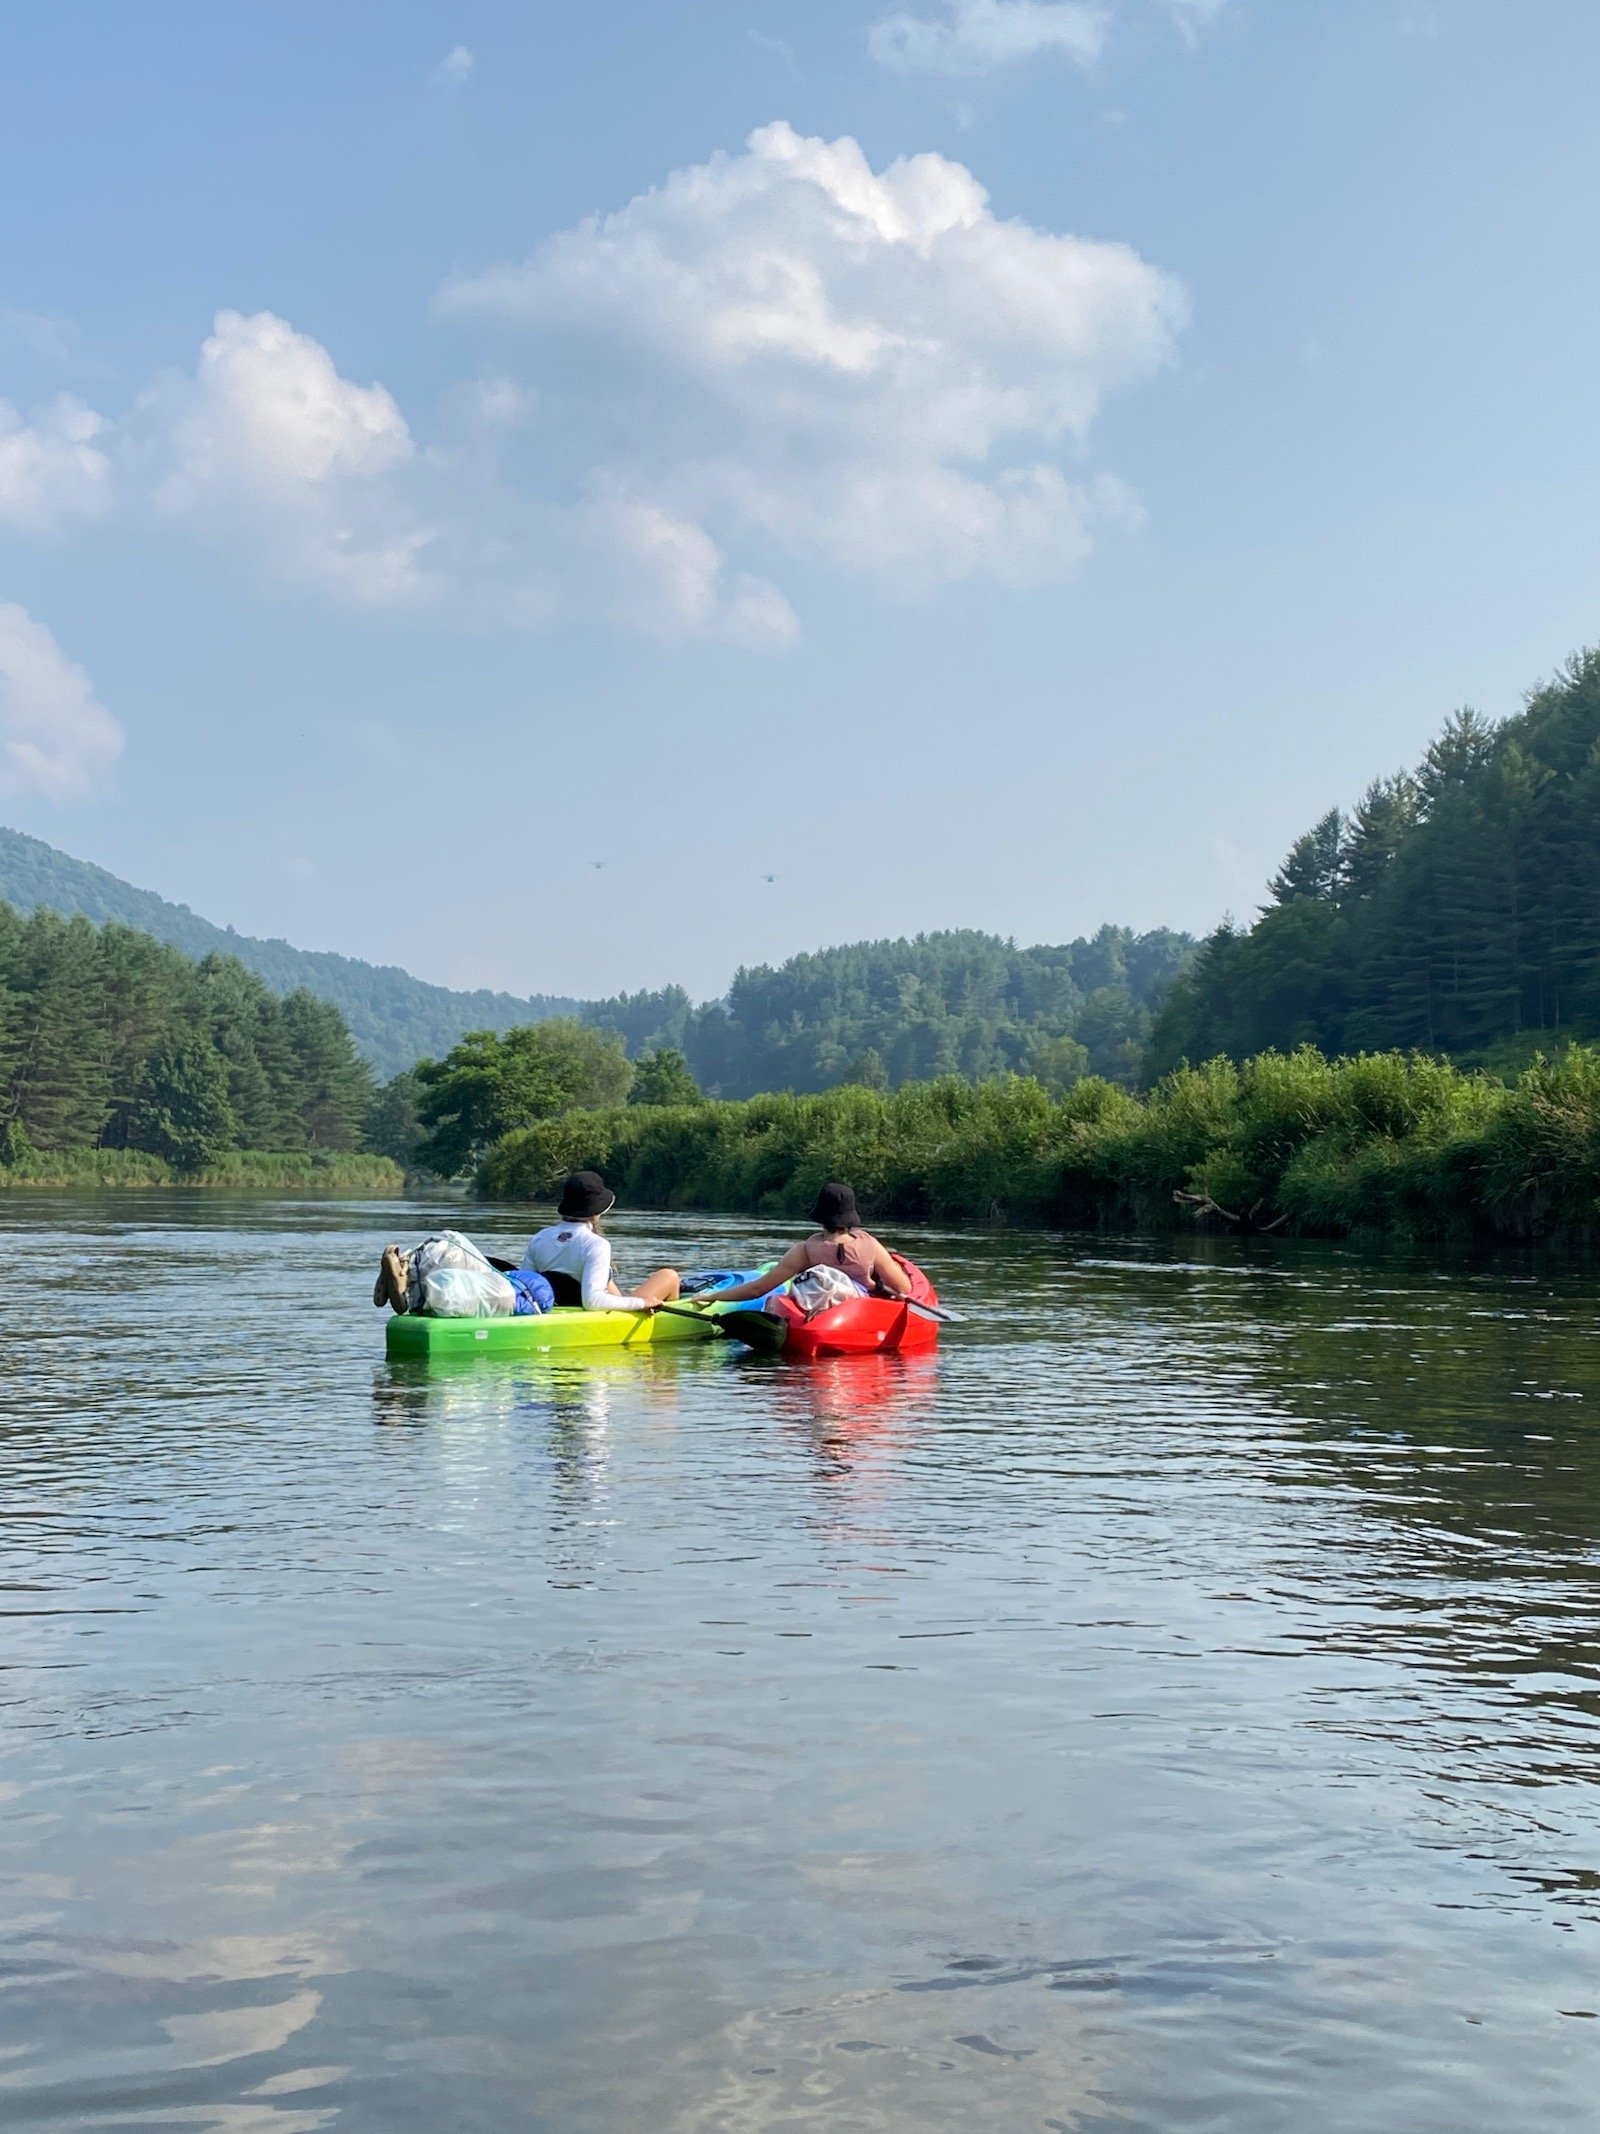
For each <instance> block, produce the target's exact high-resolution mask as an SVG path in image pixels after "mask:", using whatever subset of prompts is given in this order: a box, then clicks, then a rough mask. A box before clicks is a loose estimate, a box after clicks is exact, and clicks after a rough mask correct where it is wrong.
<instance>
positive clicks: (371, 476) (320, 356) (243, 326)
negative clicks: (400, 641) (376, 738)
mask: <svg viewBox="0 0 1600 2134" xmlns="http://www.w3.org/2000/svg"><path fill="white" fill-rule="evenodd" d="M144 413H145V429H146V433H147V435H149V436H150V438H151V439H152V442H151V445H150V450H149V457H150V460H151V464H152V466H153V469H154V502H155V505H156V508H157V509H158V510H159V511H160V512H162V513H163V514H165V515H167V516H168V517H172V518H178V519H181V520H183V521H184V522H186V523H188V524H191V525H196V526H200V527H203V528H207V529H209V530H210V531H212V532H213V533H215V534H217V535H219V536H222V537H224V538H232V539H235V540H238V541H240V542H242V543H243V544H245V545H246V546H248V547H250V548H252V549H253V550H255V551H256V552H257V554H258V555H259V556H260V557H261V559H262V560H263V562H264V563H265V564H266V566H267V567H268V568H269V569H270V570H271V571H273V572H274V574H276V575H279V576H282V577H285V578H290V579H299V580H308V581H310V582H313V583H317V584H320V585H323V586H324V587H326V588H327V589H328V590H331V591H333V592H335V593H337V594H338V595H339V596H340V597H343V598H347V599H350V600H352V601H355V602H357V603H364V604H370V605H375V606H385V605H390V604H392V603H394V602H396V601H399V600H402V599H405V598H408V597H410V596H412V595H414V594H415V593H416V592H417V591H418V589H419V583H420V568H419V557H420V554H421V552H422V550H423V549H424V548H425V547H426V545H427V542H428V538H429V532H428V528H427V527H426V525H425V524H422V523H419V522H418V519H417V516H416V514H415V512H414V510H413V509H412V508H411V506H410V504H409V502H408V500H407V499H405V498H404V497H403V496H402V495H401V494H399V493H398V491H397V489H396V487H395V484H394V480H393V477H395V476H396V475H398V474H400V473H401V472H402V471H403V470H405V469H406V468H407V467H408V465H409V464H410V462H411V461H412V460H413V459H414V458H415V456H416V447H415V445H414V443H413V442H412V438H411V432H410V430H409V428H408V427H407V424H406V420H405V417H404V416H403V415H402V414H401V412H400V410H399V408H398V407H397V406H396V404H395V401H394V399H393V397H392V395H391V394H389V393H388V392H387V391H386V390H385V389H384V387H383V386H381V385H357V384H354V383H352V382H351V381H350V380H349V379H348V378H343V377H341V376H340V374H339V371H338V368H337V366H336V365H335V363H334V361H333V358H332V357H331V356H330V355H329V353H328V351H327V350H326V349H325V348H324V347H323V346H322V344H321V342H319V341H315V340H313V339H312V338H311V336H310V335H309V334H303V333H298V332H296V331H295V329H294V328H293V327H292V326H290V325H289V324H288V323H287V321H285V320H283V319H280V318H278V317H276V316H275V315H274V314H273V313H272V312H270V311H261V312H257V313H255V314H254V315H253V316H251V317H246V316H245V315H244V314H242V313H241V312H237V311H222V312H219V313H218V314H217V317H216V321H215V323H214V326H213V329H212V332H211V333H210V335H209V336H208V337H207V339H206V340H205V342H204V343H203V344H202V346H201V349H200V359H199V363H198V365H197V367H196V370H195V372H194V375H193V377H191V378H187V379H183V380H173V379H169V380H167V381H164V383H163V384H162V385H161V386H160V387H159V388H157V390H156V391H155V392H154V393H152V394H151V395H150V396H149V398H148V400H147V402H146V406H145V410H144Z"/></svg>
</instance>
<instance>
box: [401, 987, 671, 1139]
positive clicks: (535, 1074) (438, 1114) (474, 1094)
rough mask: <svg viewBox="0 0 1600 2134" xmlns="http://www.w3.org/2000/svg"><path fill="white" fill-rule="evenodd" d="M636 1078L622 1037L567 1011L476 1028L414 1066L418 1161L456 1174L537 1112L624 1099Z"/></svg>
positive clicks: (550, 1113)
mask: <svg viewBox="0 0 1600 2134" xmlns="http://www.w3.org/2000/svg"><path fill="white" fill-rule="evenodd" d="M632 1079H633V1069H632V1068H631V1067H630V1066H629V1064H628V1059H627V1055H626V1054H625V1053H624V1051H623V1049H622V1039H621V1038H620V1037H619V1036H617V1035H616V1034H615V1033H613V1032H609V1031H602V1030H591V1029H588V1028H586V1027H585V1026H584V1025H583V1024H582V1023H579V1022H574V1021H572V1020H570V1019H569V1018H557V1019H554V1020H551V1021H549V1022H542V1023H532V1024H530V1025H528V1026H527V1027H526V1028H524V1029H521V1030H510V1031H507V1033H506V1034H505V1036H504V1037H502V1036H500V1035H499V1033H498V1032H496V1031H494V1030H474V1031H472V1032H471V1033H470V1034H469V1035H468V1036H467V1037H466V1038H465V1039H464V1040H463V1041H462V1043H461V1044H459V1045H457V1046H456V1047H455V1049H454V1050H453V1051H452V1052H451V1053H450V1054H449V1056H448V1057H447V1058H446V1059H443V1060H424V1061H423V1062H422V1064H421V1065H420V1066H419V1067H418V1069H417V1082H418V1085H419V1087H420V1089H421V1092H422V1094H421V1098H420V1101H419V1103H418V1107H417V1109H418V1114H419V1117H420V1118H421V1121H422V1124H423V1126H424V1127H425V1128H426V1129H427V1133H426V1136H425V1138H424V1139H423V1140H422V1141H421V1142H419V1143H418V1144H417V1146H416V1151H415V1154H416V1160H417V1161H418V1162H419V1163H420V1164H422V1165H423V1166H424V1167H425V1168H426V1169H427V1170H430V1171H437V1172H438V1174H439V1176H440V1177H441V1178H455V1177H458V1176H459V1175H460V1173H461V1172H463V1171H465V1170H467V1169H468V1168H469V1167H470V1166H471V1165H472V1164H474V1163H476V1162H477V1161H478V1159H479V1158H480V1157H481V1156H482V1154H483V1152H484V1151H485V1150H486V1149H487V1148H489V1147H490V1145H491V1144H492V1143H494V1142H496V1141H498V1140H500V1139H501V1137H502V1136H503V1135H505V1134H509V1133H513V1132H515V1131H516V1129H517V1128H519V1127H524V1126H528V1125H531V1124H532V1122H533V1121H534V1120H536V1119H547V1118H551V1117H553V1116H554V1115H555V1114H556V1113H558V1112H563V1111H571V1110H573V1109H575V1108H577V1107H597V1106H604V1105H607V1104H620V1103H621V1102H622V1100H623V1099H624V1098H625V1097H626V1095H627V1093H628V1086H629V1084H630V1082H631V1081H632Z"/></svg>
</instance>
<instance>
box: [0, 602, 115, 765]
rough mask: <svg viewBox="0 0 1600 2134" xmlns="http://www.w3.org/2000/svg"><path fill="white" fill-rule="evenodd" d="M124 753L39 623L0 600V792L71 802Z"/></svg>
mask: <svg viewBox="0 0 1600 2134" xmlns="http://www.w3.org/2000/svg"><path fill="white" fill-rule="evenodd" d="M121 753H122V728H121V727H120V726H119V725H118V724H117V722H116V720H115V719H114V718H113V717H112V716H111V714H110V712H109V711H107V710H106V708H105V706H104V705H103V704H101V703H100V702H99V701H98V700H97V699H96V697H95V693H94V690H93V688H92V687H91V686H90V682H89V677H88V676H87V675H86V674H85V673H84V671H83V669H82V668H81V667H79V666H77V665H75V664H74V662H73V661H72V660H70V659H68V658H67V656H66V654H65V653H64V652H63V651H62V650H61V647H60V646H59V645H58V644H57V643H56V641H55V639H54V638H53V637H52V636H51V635H50V632H49V631H48V630H47V629H46V628H45V626H44V624H43V623H40V622H35V621H34V619H33V617H32V616H31V615H29V614H28V612H27V610H26V609H25V608H20V607H18V606H17V605H16V604H15V602H13V601H3V600H0V792H8V793H43V794H44V795H45V796H46V797H47V798H48V799H51V800H67V799H71V798H72V797H73V796H74V795H75V794H78V793H82V792H84V791H85V790H87V788H88V787H89V786H91V785H92V784H93V783H94V782H95V781H96V779H97V778H99V777H100V776H101V774H102V773H104V772H105V771H107V770H109V769H110V767H111V765H112V764H113V763H114V762H115V761H116V759H117V757H118V756H119V755H120V754H121Z"/></svg>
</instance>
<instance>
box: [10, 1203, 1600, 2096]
mask: <svg viewBox="0 0 1600 2134" xmlns="http://www.w3.org/2000/svg"><path fill="white" fill-rule="evenodd" d="M453 1219H454V1220H457V1221H464V1226H465V1227H468V1228H471V1229H473V1230H474V1231H475V1232H476V1234H477V1235H479V1236H480V1238H482V1239H483V1240H484V1241H485V1242H489V1241H490V1240H493V1239H496V1238H498V1239H500V1240H503V1241H505V1242H512V1241H513V1240H517V1239H519V1228H518V1225H517V1223H516V1219H515V1217H514V1216H512V1215H508V1214H507V1213H506V1211H494V1212H493V1213H492V1214H491V1213H485V1214H481V1215H480V1214H478V1213H476V1212H474V1213H473V1214H471V1215H468V1216H467V1217H466V1218H464V1219H463V1218H462V1217H461V1216H460V1214H459V1212H458V1213H457V1215H456V1216H455V1217H454V1218H453ZM439 1220H440V1211H439V1210H438V1209H437V1208H434V1209H431V1210H430V1209H428V1208H426V1207H420V1206H417V1207H410V1206H380V1205H375V1204H366V1205H350V1204H338V1205H329V1204H327V1203H320V1204H318V1203H300V1204H289V1203H284V1202H268V1201H262V1200H250V1201H244V1200H232V1199H227V1200H225V1199H223V1198H221V1197H219V1196H214V1195H193V1196H189V1197H184V1196H180V1195H176V1194H170V1195H160V1194H148V1195H135V1194H124V1195H119V1196H115V1197H112V1196H106V1197H103V1198H88V1197H84V1196H76V1197H70V1198H69V1197H65V1196H63V1197H59V1198H56V1197H47V1196H28V1197H24V1196H22V1195H18V1194H7V1195H4V1196H0V1230H3V1232H4V1243H5V1249H6V1255H7V1258H8V1261H9V1263H10V1266H11V1270H12V1272H11V1276H10V1278H9V1280H8V1281H7V1283H6V1284H5V1286H4V1291H3V1293H0V1404H3V1408H4V1420H3V1424H0V1583H3V1587H4V1608H5V1613H6V1621H5V1634H4V1647H3V1659H4V1667H3V1670H0V1700H3V1705H0V1748H3V1761H0V1818H3V1823H0V1836H3V1850H0V1884H3V1886H0V1987H3V1991H0V2125H3V2126H4V2127H5V2128H6V2129H7V2134H33V2130H45V2129H48V2130H56V2129H63V2128H94V2129H103V2130H122V2129H129V2130H131V2129H159V2130H167V2129H185V2130H190V2129H202V2130H203V2129H216V2130H219V2134H311V2130H315V2129H321V2128H329V2129H335V2130H337V2134H408V2130H413V2129H415V2130H417V2134H479V2130H482V2134H508V2130H516V2129H539V2130H550V2134H780V2130H783V2134H790V2130H795V2134H801V2130H816V2134H855V2130H858V2129H859V2130H869V2129H870V2130H886V2134H925V2130H930V2129H932V2130H943V2129H949V2130H952V2134H953V2130H958V2129H959V2130H962V2134H970V2130H978V2134H990V2130H993V2134H1012V2130H1030V2129H1056V2130H1063V2129H1077V2128H1101V2127H1105V2128H1121V2129H1150V2130H1161V2134H1166V2130H1177V2129H1185V2130H1189V2129H1206V2128H1214V2129H1217V2130H1219V2134H1220V2130H1226V2134H1255V2130H1261V2134H1269V2130H1270V2134H1283V2130H1294V2134H1308V2130H1310V2134H1320V2130H1323V2129H1329V2130H1331V2129H1338V2130H1341V2134H1343V2130H1351V2134H1357V2130H1367V2129H1370V2130H1372V2134H1397V2130H1403V2134H1432V2130H1439V2134H1445V2130H1449V2134H1460V2130H1468V2129H1474V2130H1475V2129H1487V2130H1495V2134H1504V2130H1508V2129H1529V2130H1533V2129H1538V2130H1540V2134H1549V2130H1551V2129H1557V2128H1584V2129H1592V2128H1593V2127H1594V2126H1595V2125H1596V2124H1597V2120H1600V2104H1597V2100H1600V2020H1596V2016H1597V2012H1600V1812H1597V1811H1600V1785H1597V1781H1600V1577H1597V1570H1600V1314H1597V1305H1600V1282H1597V1281H1596V1280H1595V1279H1594V1278H1592V1277H1575V1276H1562V1275H1559V1274H1556V1275H1551V1274H1548V1273H1541V1272H1539V1271H1536V1270H1535V1271H1528V1270H1519V1269H1517V1268H1514V1267H1513V1268H1504V1267H1502V1268H1496V1269H1489V1270H1485V1269H1482V1268H1477V1269H1474V1268H1471V1267H1458V1268H1454V1269H1448V1270H1441V1269H1439V1268H1437V1267H1430V1266H1427V1265H1423V1264H1420V1263H1418V1264H1410V1263H1396V1262H1393V1261H1388V1262H1374V1261H1370V1260H1363V1259H1361V1258H1360V1257H1358V1256H1356V1255H1355V1254H1351V1253H1341V1252H1335V1251H1321V1250H1296V1249H1294V1248H1288V1247H1278V1248H1268V1249H1262V1250H1259V1251H1256V1252H1247V1251H1243V1250H1240V1249H1238V1248H1236V1247H1234V1246H1231V1245H1228V1244H1217V1245H1205V1244H1199V1245H1197V1244H1194V1243H1192V1242H1171V1243H1164V1244H1150V1243H1107V1242H1104V1241H1085V1240H1065V1241H1063V1240H1060V1239H1048V1238H1039V1237H1027V1236H1018V1235H1013V1234H1000V1235H986V1234H985V1235H970V1236H959V1235H956V1234H953V1233H939V1232H928V1233H924V1234H922V1235H921V1236H920V1237H915V1238H911V1237H908V1238H907V1239H906V1240H905V1242H906V1243H907V1244H908V1245H909V1247H910V1249H911V1250H912V1251H913V1252H914V1253H915V1254H916V1255H917V1256H918V1257H919V1258H922V1259H923V1260H925V1262H926V1263H927V1265H928V1266H929V1268H930V1270H931V1271H932V1272H933V1273H934V1275H935V1277H936V1279H937V1280H938V1281H939V1282H940V1284H941V1287H942V1289H943V1291H944V1293H945V1295H946V1298H947V1301H949V1302H951V1303H952V1304H955V1305H957V1306H959V1307H960V1308H962V1309H963V1310H965V1311H967V1312H968V1313H970V1314H971V1318H970V1321H969V1323H968V1324H967V1325H965V1326H963V1327H961V1328H960V1329H954V1330H952V1331H951V1332H950V1333H949V1335H948V1336H947V1338H946V1342H945V1346H944V1347H943V1349H942V1351H941V1353H940V1354H939V1355H938V1356H937V1357H936V1358H919V1359H910V1360H907V1362H905V1363H904V1364H902V1363H899V1362H897V1361H896V1359H894V1358H871V1359H866V1360H864V1361H863V1362H861V1363H846V1362H840V1363H837V1364H834V1365H821V1366H814V1367H810V1368H807V1367H804V1366H797V1365H784V1364H781V1363H773V1362H771V1361H768V1360H766V1359H761V1358H752V1357H747V1356H744V1355H743V1354H741V1353H736V1352H730V1351H728V1350H724V1349H723V1348H721V1347H715V1348H708V1349H688V1350H672V1351H668V1352H666V1353H664V1354H663V1355H661V1356H660V1357H656V1358H651V1357H648V1356H644V1357H623V1358H616V1359H612V1360H610V1361H601V1362H589V1363H568V1364H564V1365H562V1364H554V1363H549V1362H546V1363H544V1364H540V1365H506V1364H496V1363H494V1362H492V1361H488V1360H485V1361H483V1362H481V1363H479V1364H478V1365H477V1366H475V1367H474V1368H472V1369H470V1370H468V1371H467V1372H466V1373H465V1374H464V1375H454V1376H445V1377H433V1378H428V1377H426V1376H423V1377H410V1378H407V1377H403V1376H401V1375H399V1374H395V1373H391V1372H390V1370H389V1369H388V1368H387V1367H386V1366H385V1364H384V1361H383V1342H382V1322H381V1319H380V1317H379V1315H378V1314H377V1313H376V1312H374V1311H373V1310H372V1309H371V1306H370V1304H369V1301H368V1298H369V1292H370V1285H371V1279H372V1271H373V1265H372V1263H373V1261H374V1259H375V1257H376V1253H377V1250H378V1248H379V1246H380V1245H381V1244H382V1243H383V1242H384V1241H385V1240H386V1239H387V1238H389V1237H391V1236H401V1237H405V1236H414V1235H417V1234H420V1233H421V1232H422V1231H423V1230H424V1229H426V1228H428V1227H436V1226H437V1224H438V1222H439ZM617 1228H618V1234H619V1237H620V1239H621V1241H622V1250H623V1252H624V1255H625V1260H624V1265H625V1270H626V1269H631V1270H632V1271H634V1272H642V1271H643V1268H644V1266H645V1264H646V1263H653V1262H654V1261H655V1260H656V1259H657V1258H658V1257H663V1258H672V1259H674V1260H676V1261H678V1262H679V1263H680V1264H686V1265H693V1264H696V1263H700V1264H706V1263H708V1262H709V1263H711V1264H717V1263H726V1262H728V1261H730V1260H732V1261H734V1262H738V1261H741V1260H748V1259H750V1258H752V1257H754V1256H755V1255H756V1253H757V1252H758V1251H759V1250H760V1249H761V1248H764V1247H766V1246H769V1245H771V1244H773V1243H775V1242H776V1241H777V1240H778V1238H780V1237H781V1235H782V1232H781V1230H775V1229H774V1227H773V1226H772V1225H770V1224H752V1223H742V1222H740V1223H735V1222H727V1221H717V1222H696V1221H691V1220H689V1219H687V1218H649V1219H644V1220H638V1221H631V1222H625V1223H620V1224H619V1225H618V1226H617Z"/></svg>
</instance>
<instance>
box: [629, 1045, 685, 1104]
mask: <svg viewBox="0 0 1600 2134" xmlns="http://www.w3.org/2000/svg"><path fill="white" fill-rule="evenodd" d="M699 1101H700V1085H699V1083H698V1082H697V1081H696V1080H695V1078H694V1076H693V1075H692V1074H691V1073H690V1072H689V1062H688V1061H687V1060H686V1059H685V1058H684V1056H683V1054H682V1053H681V1052H680V1051H679V1050H678V1049H677V1047H676V1046H675V1045H662V1046H659V1047H658V1048H657V1049H656V1051H654V1052H647V1053H646V1054H645V1055H644V1057H643V1059H640V1060H636V1061H635V1062H634V1068H633V1087H632V1088H631V1089H630V1090H629V1092H628V1102H629V1103H630V1104H698V1103H699Z"/></svg>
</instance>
